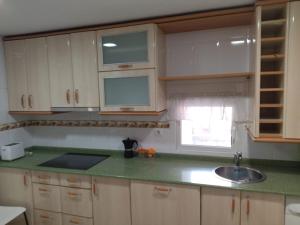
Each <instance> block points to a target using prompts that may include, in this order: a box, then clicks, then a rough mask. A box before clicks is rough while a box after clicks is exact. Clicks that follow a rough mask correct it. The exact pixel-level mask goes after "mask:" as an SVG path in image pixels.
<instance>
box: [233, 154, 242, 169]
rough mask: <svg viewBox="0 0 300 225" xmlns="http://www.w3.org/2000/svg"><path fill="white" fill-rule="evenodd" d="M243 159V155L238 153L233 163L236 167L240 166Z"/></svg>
mask: <svg viewBox="0 0 300 225" xmlns="http://www.w3.org/2000/svg"><path fill="white" fill-rule="evenodd" d="M242 159H243V154H242V153H241V152H236V153H235V154H234V157H233V162H234V164H235V166H240V164H241V161H242Z"/></svg>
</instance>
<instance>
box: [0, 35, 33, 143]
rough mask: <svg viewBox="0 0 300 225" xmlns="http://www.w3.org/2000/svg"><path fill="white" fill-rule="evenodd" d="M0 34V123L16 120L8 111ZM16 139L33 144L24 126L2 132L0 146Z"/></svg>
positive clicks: (0, 133)
mask: <svg viewBox="0 0 300 225" xmlns="http://www.w3.org/2000/svg"><path fill="white" fill-rule="evenodd" d="M1 40H2V37H1V36H0V124H4V123H9V122H14V121H15V119H14V118H12V117H11V116H10V115H9V114H8V113H7V112H8V98H7V81H6V73H5V62H4V48H3V43H2V41H1ZM14 141H21V142H23V143H24V144H25V146H30V145H31V135H30V134H29V133H28V132H27V131H26V130H24V129H23V128H19V129H14V130H8V131H2V132H0V146H2V145H6V144H9V143H11V142H14Z"/></svg>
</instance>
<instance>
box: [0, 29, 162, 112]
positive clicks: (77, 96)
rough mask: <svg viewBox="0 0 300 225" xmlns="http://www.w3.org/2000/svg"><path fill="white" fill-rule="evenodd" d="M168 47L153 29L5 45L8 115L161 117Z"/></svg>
mask: <svg viewBox="0 0 300 225" xmlns="http://www.w3.org/2000/svg"><path fill="white" fill-rule="evenodd" d="M164 45H165V44H164V35H163V34H162V32H161V31H160V30H159V29H158V28H157V26H156V25H154V24H147V25H140V26H133V27H126V28H116V29H110V30H103V31H98V32H95V31H90V32H81V33H72V34H65V35H57V36H48V37H43V38H35V39H26V40H16V41H7V42H5V50H6V64H7V73H8V89H9V110H10V111H16V112H19V111H68V110H72V109H71V108H79V109H80V108H85V109H87V108H88V109H89V110H99V106H101V111H106V112H107V111H120V112H122V111H157V112H158V111H162V110H164V109H165V99H164V98H165V94H164V85H163V84H162V83H161V81H159V80H158V76H159V75H163V74H164V73H165V72H164V58H165V56H164V52H165V50H164ZM99 86H100V87H99ZM100 99H101V101H100Z"/></svg>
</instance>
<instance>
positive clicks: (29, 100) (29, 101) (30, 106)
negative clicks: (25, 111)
mask: <svg viewBox="0 0 300 225" xmlns="http://www.w3.org/2000/svg"><path fill="white" fill-rule="evenodd" d="M28 106H29V108H31V109H32V95H29V96H28Z"/></svg>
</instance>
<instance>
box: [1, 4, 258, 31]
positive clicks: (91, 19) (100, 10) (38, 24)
mask: <svg viewBox="0 0 300 225" xmlns="http://www.w3.org/2000/svg"><path fill="white" fill-rule="evenodd" d="M252 3H254V0H0V35H2V36H4V35H17V34H25V33H33V32H42V31H49V30H58V29H65V28H74V27H82V26H88V25H96V24H105V23H114V22H120V21H128V20H134V19H143V18H149V17H157V16H164V15H172V14H181V13H188V12H195V11H203V10H210V9H218V8H228V7H236V6H242V5H249V4H252Z"/></svg>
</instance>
